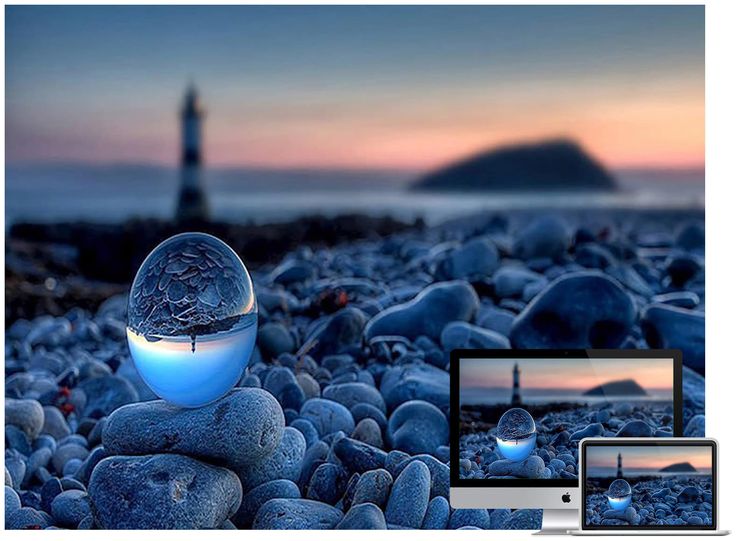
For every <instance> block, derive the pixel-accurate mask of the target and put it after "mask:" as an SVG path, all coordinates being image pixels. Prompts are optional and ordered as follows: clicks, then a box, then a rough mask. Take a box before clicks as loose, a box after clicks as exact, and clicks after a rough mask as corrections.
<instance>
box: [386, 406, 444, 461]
mask: <svg viewBox="0 0 736 541" xmlns="http://www.w3.org/2000/svg"><path fill="white" fill-rule="evenodd" d="M449 432H450V429H449V425H448V424H447V418H446V417H445V414H444V413H442V411H440V410H439V408H437V407H436V406H434V405H432V404H430V403H429V402H425V401H423V400H411V401H409V402H404V403H403V404H402V405H401V406H399V407H398V408H397V409H396V411H394V412H393V414H392V415H391V418H390V419H389V422H388V428H387V430H386V435H387V437H388V440H389V442H390V443H391V446H392V447H393V448H394V449H399V450H401V451H405V452H407V453H410V454H418V453H432V452H433V451H434V450H435V449H436V448H437V447H438V446H440V445H445V444H446V443H447V440H448V437H449Z"/></svg>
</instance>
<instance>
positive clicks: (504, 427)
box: [496, 408, 537, 462]
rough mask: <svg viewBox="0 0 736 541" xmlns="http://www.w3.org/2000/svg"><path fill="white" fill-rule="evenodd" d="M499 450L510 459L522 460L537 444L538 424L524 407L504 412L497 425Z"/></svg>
mask: <svg viewBox="0 0 736 541" xmlns="http://www.w3.org/2000/svg"><path fill="white" fill-rule="evenodd" d="M496 444H497V445H498V450H499V451H500V452H501V454H502V455H503V456H504V458H507V459H508V460H511V461H513V462H521V461H522V460H524V459H526V458H528V457H529V455H531V454H532V451H533V450H534V448H535V447H536V446H537V426H536V425H535V424H534V418H532V416H531V415H530V414H529V412H528V411H526V410H525V409H523V408H512V409H510V410H508V411H507V412H506V413H504V414H503V415H502V416H501V418H500V419H499V420H498V426H496Z"/></svg>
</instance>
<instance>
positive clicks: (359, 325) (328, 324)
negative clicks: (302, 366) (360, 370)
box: [297, 306, 368, 361]
mask: <svg viewBox="0 0 736 541" xmlns="http://www.w3.org/2000/svg"><path fill="white" fill-rule="evenodd" d="M367 321H368V316H367V315H366V313H365V312H363V311H362V310H360V309H359V308H354V307H352V306H348V307H347V308H343V309H342V310H339V311H338V312H336V313H335V315H333V316H332V317H330V318H329V319H328V320H326V321H324V322H323V323H321V324H320V325H319V326H318V327H317V328H316V329H315V330H314V331H313V332H312V333H311V334H310V335H309V336H308V337H307V338H306V339H305V340H304V345H303V346H302V348H301V349H300V350H299V352H298V353H297V354H303V353H307V352H308V353H309V355H311V356H312V357H314V358H315V359H317V360H318V361H319V360H320V359H322V358H324V357H326V356H327V355H334V354H339V353H344V352H345V351H347V350H348V349H350V348H351V347H353V346H354V345H356V344H358V343H359V342H360V339H361V337H362V335H363V329H364V328H365V327H366V322H367Z"/></svg>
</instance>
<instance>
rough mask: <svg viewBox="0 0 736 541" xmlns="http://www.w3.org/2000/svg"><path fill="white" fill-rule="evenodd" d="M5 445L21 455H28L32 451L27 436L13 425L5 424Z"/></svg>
mask: <svg viewBox="0 0 736 541" xmlns="http://www.w3.org/2000/svg"><path fill="white" fill-rule="evenodd" d="M5 446H6V447H8V448H10V449H14V450H16V451H18V452H19V453H20V454H22V455H23V456H29V455H30V454H31V453H32V452H33V448H32V447H31V442H30V441H28V436H27V435H26V433H25V432H23V431H22V430H21V429H20V428H18V427H17V426H15V425H5Z"/></svg>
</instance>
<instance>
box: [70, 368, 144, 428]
mask: <svg viewBox="0 0 736 541" xmlns="http://www.w3.org/2000/svg"><path fill="white" fill-rule="evenodd" d="M77 388H78V389H80V390H82V391H84V394H85V395H86V396H87V404H86V405H85V407H84V412H83V413H82V414H83V415H84V416H85V417H94V418H100V417H103V416H105V415H110V414H111V413H112V412H113V411H115V410H116V409H118V408H119V407H120V406H124V405H125V404H130V403H132V402H138V400H139V396H138V391H136V389H135V387H133V385H132V384H131V383H130V382H129V381H128V380H127V379H125V378H122V377H120V376H103V377H99V378H93V379H87V380H84V381H82V382H81V383H80V384H79V387H77Z"/></svg>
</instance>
